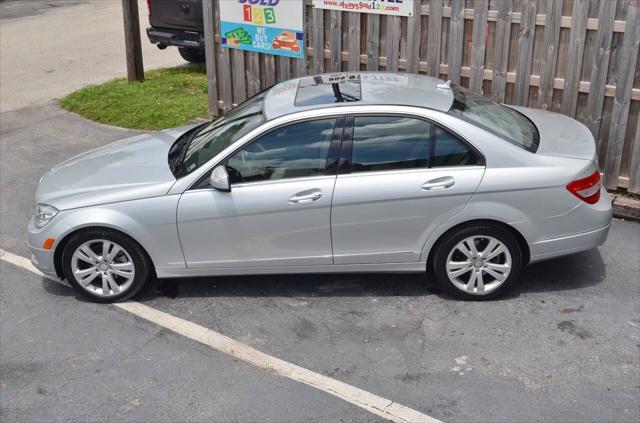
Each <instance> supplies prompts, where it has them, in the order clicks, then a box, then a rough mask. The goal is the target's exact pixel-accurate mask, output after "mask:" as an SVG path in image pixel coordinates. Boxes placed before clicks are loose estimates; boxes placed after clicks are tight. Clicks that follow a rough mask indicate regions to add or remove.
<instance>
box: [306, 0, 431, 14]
mask: <svg viewBox="0 0 640 423" xmlns="http://www.w3.org/2000/svg"><path fill="white" fill-rule="evenodd" d="M414 1H420V0H313V7H317V8H318V9H331V10H340V11H343V12H362V13H378V14H380V15H395V16H413V2H414Z"/></svg>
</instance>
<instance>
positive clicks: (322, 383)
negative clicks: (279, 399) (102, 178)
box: [0, 249, 440, 423]
mask: <svg viewBox="0 0 640 423" xmlns="http://www.w3.org/2000/svg"><path fill="white" fill-rule="evenodd" d="M0 259H2V260H3V261H5V262H7V263H10V264H13V265H15V266H18V267H20V268H22V269H25V270H28V271H30V272H32V273H35V274H37V275H40V276H44V275H43V274H42V273H41V272H40V271H39V270H38V269H36V268H35V267H34V266H33V265H32V264H31V261H29V260H28V259H26V258H24V257H21V256H17V255H15V254H12V253H10V252H8V251H4V250H2V249H0ZM52 280H54V279H52ZM56 282H59V281H56ZM113 305H114V306H115V307H118V308H120V309H122V310H125V311H127V312H129V313H131V314H133V315H135V316H138V317H140V318H143V319H145V320H148V321H150V322H152V323H155V324H156V325H158V326H162V327H164V328H167V329H169V330H171V331H173V332H175V333H178V334H180V335H182V336H185V337H187V338H190V339H193V340H194V341H196V342H199V343H201V344H204V345H207V346H209V347H211V348H213V349H215V350H217V351H220V352H223V353H225V354H228V355H230V356H232V357H233V358H235V359H238V360H242V361H244V362H246V363H249V364H251V365H254V366H256V367H260V368H262V369H268V370H270V372H272V373H276V374H278V375H280V376H283V377H286V378H289V379H292V380H295V381H297V382H300V383H304V384H305V385H308V386H311V387H313V388H316V389H319V390H321V391H324V392H326V393H328V394H330V395H333V396H335V397H337V398H340V399H342V400H344V401H347V402H349V403H351V404H353V405H356V406H358V407H360V408H363V409H365V410H367V411H369V412H371V413H373V414H376V415H378V416H380V417H384V418H386V419H389V420H391V421H393V422H428V423H439V422H440V421H439V420H437V419H435V418H433V417H431V416H428V415H426V414H424V413H421V412H419V411H416V410H414V409H412V408H409V407H405V406H404V405H401V404H398V403H396V402H394V401H391V400H388V399H386V398H382V397H380V396H378V395H375V394H372V393H371V392H367V391H365V390H363V389H360V388H356V387H355V386H351V385H348V384H346V383H344V382H340V381H339V380H336V379H332V378H330V377H327V376H324V375H321V374H320V373H316V372H314V371H311V370H308V369H305V368H304V367H300V366H297V365H295V364H292V363H289V362H287V361H284V360H281V359H279V358H276V357H273V356H271V355H269V354H265V353H263V352H261V351H258V350H256V349H255V348H252V347H250V346H248V345H245V344H243V343H241V342H238V341H236V340H234V339H231V338H229V337H228V336H225V335H222V334H221V333H218V332H216V331H213V330H211V329H209V328H206V327H204V326H200V325H198V324H195V323H193V322H190V321H188V320H184V319H181V318H179V317H175V316H172V315H170V314H167V313H164V312H162V311H160V310H156V309H154V308H152V307H149V306H146V305H144V304H141V303H139V302H136V301H128V302H124V303H116V304H113Z"/></svg>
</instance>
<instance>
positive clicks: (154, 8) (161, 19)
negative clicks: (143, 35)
mask: <svg viewBox="0 0 640 423" xmlns="http://www.w3.org/2000/svg"><path fill="white" fill-rule="evenodd" d="M149 5H150V12H151V13H150V16H149V23H150V24H151V26H153V27H156V28H176V29H187V30H192V31H200V32H202V31H203V30H204V24H203V21H202V0H149Z"/></svg>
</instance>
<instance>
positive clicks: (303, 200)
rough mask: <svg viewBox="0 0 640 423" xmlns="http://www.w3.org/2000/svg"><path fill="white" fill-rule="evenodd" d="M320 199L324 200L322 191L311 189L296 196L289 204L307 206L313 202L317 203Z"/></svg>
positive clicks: (290, 199)
mask: <svg viewBox="0 0 640 423" xmlns="http://www.w3.org/2000/svg"><path fill="white" fill-rule="evenodd" d="M320 198H322V191H320V190H319V189H309V190H306V191H302V192H299V193H297V194H296V195H294V196H292V197H291V198H289V203H291V204H307V203H311V202H313V201H317V200H319V199H320Z"/></svg>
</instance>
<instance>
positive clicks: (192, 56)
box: [178, 47, 204, 63]
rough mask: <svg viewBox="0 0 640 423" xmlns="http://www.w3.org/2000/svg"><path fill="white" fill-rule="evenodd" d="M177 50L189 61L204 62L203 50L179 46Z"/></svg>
mask: <svg viewBox="0 0 640 423" xmlns="http://www.w3.org/2000/svg"><path fill="white" fill-rule="evenodd" d="M178 52H180V56H182V58H183V59H184V60H186V61H187V62H189V63H204V50H198V49H195V48H184V47H180V48H178Z"/></svg>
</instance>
